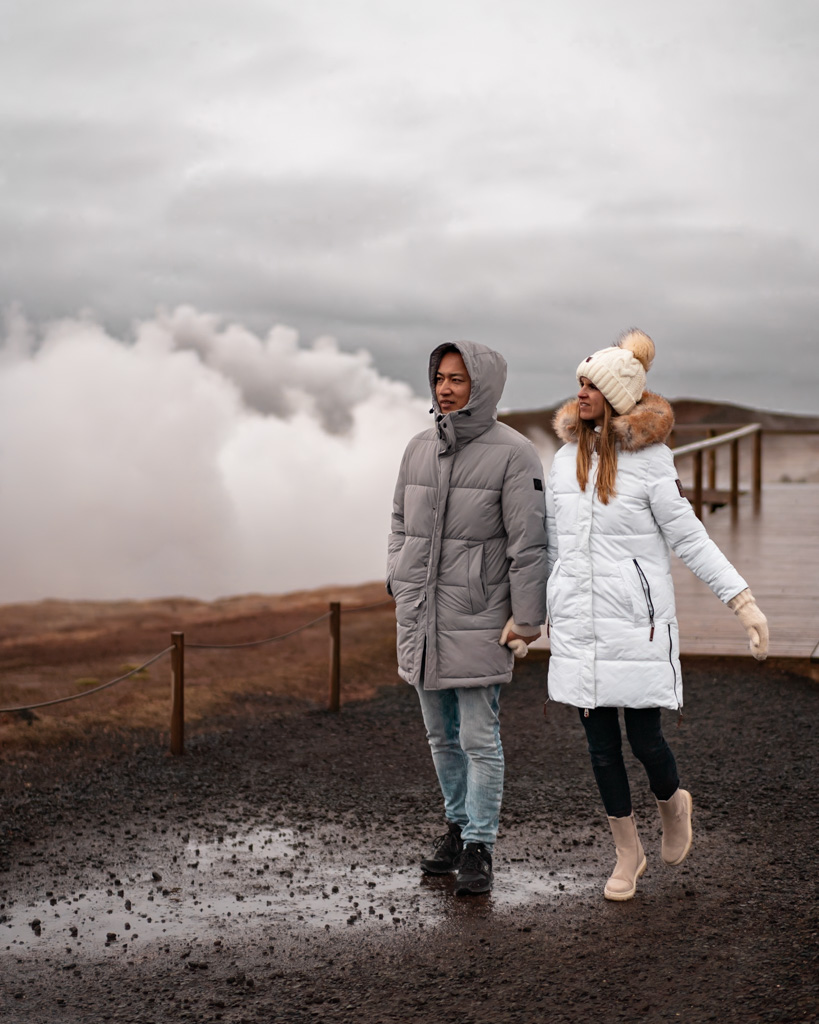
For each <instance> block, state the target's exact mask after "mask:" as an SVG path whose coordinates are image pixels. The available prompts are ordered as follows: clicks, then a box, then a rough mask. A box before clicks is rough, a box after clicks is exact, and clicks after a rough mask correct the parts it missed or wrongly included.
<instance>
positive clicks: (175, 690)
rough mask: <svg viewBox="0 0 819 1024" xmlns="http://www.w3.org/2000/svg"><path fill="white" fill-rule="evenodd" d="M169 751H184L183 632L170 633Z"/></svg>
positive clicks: (179, 752) (178, 753)
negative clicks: (171, 647)
mask: <svg viewBox="0 0 819 1024" xmlns="http://www.w3.org/2000/svg"><path fill="white" fill-rule="evenodd" d="M171 643H172V644H173V650H172V651H171V753H172V754H175V755H180V754H184V753H185V634H184V633H171Z"/></svg>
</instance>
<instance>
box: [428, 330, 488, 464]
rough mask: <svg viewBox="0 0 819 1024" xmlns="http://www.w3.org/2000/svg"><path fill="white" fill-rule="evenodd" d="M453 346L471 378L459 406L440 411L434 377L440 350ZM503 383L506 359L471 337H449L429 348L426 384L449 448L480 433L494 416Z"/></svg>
mask: <svg viewBox="0 0 819 1024" xmlns="http://www.w3.org/2000/svg"><path fill="white" fill-rule="evenodd" d="M452 348H456V349H457V350H458V351H459V352H460V353H461V357H462V359H463V361H464V363H465V364H466V369H467V372H468V373H469V377H470V381H471V391H470V393H469V401H468V402H467V403H466V405H465V406H464V408H463V409H458V410H456V411H455V412H450V413H447V414H446V416H444V415H443V414H442V413H441V407H440V406H439V405H438V399H437V398H436V396H435V377H436V374H437V373H438V366H439V365H440V362H441V359H442V357H443V355H444V352H445V351H446V350H448V349H452ZM505 384H506V360H505V359H504V358H503V356H502V355H501V354H500V353H499V352H495V351H494V349H491V348H487V346H486V345H480V344H478V343H477V342H474V341H451V342H446V343H445V344H443V345H439V346H438V347H437V348H435V349H433V350H432V354H431V355H430V357H429V388H430V392H431V393H432V409H433V412H434V413H435V421H436V425H437V429H438V436H439V437H440V438H441V439H442V441H446V442H447V443H446V445H445V446H444V447H443V448H442V449H441V450H442V451H448V450H451V451H453V452H455V451H457V450H458V449H459V448H462V447H463V446H464V445H465V444H467V443H468V442H469V441H471V440H472V439H473V438H475V437H479V436H480V435H481V434H483V433H484V431H486V430H487V429H488V428H489V427H491V426H492V423H493V422H494V420H495V419H497V413H498V403H499V402H500V399H501V395H502V394H503V388H504V385H505Z"/></svg>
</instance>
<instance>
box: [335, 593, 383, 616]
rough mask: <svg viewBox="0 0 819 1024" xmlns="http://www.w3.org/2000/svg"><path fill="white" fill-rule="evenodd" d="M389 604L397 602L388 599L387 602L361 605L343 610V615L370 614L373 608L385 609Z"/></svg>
mask: <svg viewBox="0 0 819 1024" xmlns="http://www.w3.org/2000/svg"><path fill="white" fill-rule="evenodd" d="M388 604H395V601H393V599H392V598H391V597H388V598H387V600H386V601H377V602H376V603H375V604H360V605H356V606H355V607H354V608H342V609H341V614H342V615H349V614H350V612H368V611H371V610H372V609H373V608H384V607H385V606H386V605H388Z"/></svg>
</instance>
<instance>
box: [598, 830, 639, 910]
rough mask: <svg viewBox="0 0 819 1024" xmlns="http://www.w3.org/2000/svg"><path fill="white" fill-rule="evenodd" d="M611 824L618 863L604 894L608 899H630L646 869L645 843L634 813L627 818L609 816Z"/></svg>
mask: <svg viewBox="0 0 819 1024" xmlns="http://www.w3.org/2000/svg"><path fill="white" fill-rule="evenodd" d="M609 825H610V826H611V834H612V835H613V836H614V846H615V848H616V850H617V863H616V864H615V865H614V871H613V872H612V874H611V878H610V879H609V880H608V882H606V888H605V889H604V890H603V895H604V896H605V897H606V899H607V900H630V899H631V897H632V896H633V895H634V893H635V892H636V891H637V879H638V878H639V877H640V876H641V875H642V874H643V872H644V871H645V869H646V856H645V853H643V844H642V843H641V842H640V837H639V836H638V835H637V825H636V824H635V821H634V815H633V814H629V816H628V817H627V818H609Z"/></svg>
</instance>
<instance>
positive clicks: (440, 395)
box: [435, 352, 472, 416]
mask: <svg viewBox="0 0 819 1024" xmlns="http://www.w3.org/2000/svg"><path fill="white" fill-rule="evenodd" d="M471 390H472V381H471V380H470V377H469V374H468V373H467V370H466V364H465V363H464V361H463V358H462V357H461V354H460V352H447V354H446V355H445V356H444V357H443V358H442V359H441V362H440V363H439V364H438V373H437V375H436V377H435V397H436V398H437V399H438V405H439V406H440V407H441V412H442V413H443V414H444V416H446V414H447V413H448V412H456V411H457V410H458V409H463V407H464V406H465V405H466V403H467V402H468V401H469V395H470V392H471Z"/></svg>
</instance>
